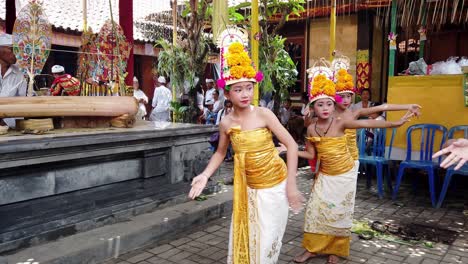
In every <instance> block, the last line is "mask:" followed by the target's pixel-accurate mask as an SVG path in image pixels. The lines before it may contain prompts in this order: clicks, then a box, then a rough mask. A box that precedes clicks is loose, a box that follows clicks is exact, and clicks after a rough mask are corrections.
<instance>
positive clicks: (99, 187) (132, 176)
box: [0, 122, 216, 253]
mask: <svg viewBox="0 0 468 264" xmlns="http://www.w3.org/2000/svg"><path fill="white" fill-rule="evenodd" d="M215 130H216V128H214V127H211V126H199V125H186V124H171V125H170V126H169V127H166V128H164V129H155V127H154V124H153V123H151V122H147V123H141V124H139V125H138V126H136V127H135V128H132V129H112V130H104V131H94V132H93V131H91V130H89V131H84V132H83V131H82V132H76V133H60V132H57V133H56V134H50V135H40V136H17V137H2V138H0V219H1V221H0V253H5V252H8V251H14V250H17V249H19V248H23V247H27V246H30V245H34V244H37V243H41V242H45V241H49V240H54V239H57V238H60V237H62V236H66V235H70V234H74V233H77V232H82V231H86V230H90V229H93V228H96V227H99V226H102V225H105V224H109V223H115V222H119V221H125V220H126V219H129V218H130V217H131V216H133V215H138V214H142V213H146V212H151V211H153V210H155V209H157V208H161V207H163V206H167V205H171V204H175V203H179V202H183V201H185V200H186V199H187V198H186V195H187V191H188V189H189V183H188V180H189V179H191V178H192V177H193V176H194V175H195V174H196V172H197V168H199V167H202V166H203V164H202V165H200V164H198V163H200V162H204V161H206V159H207V158H209V157H206V158H204V159H200V154H201V153H205V156H206V155H209V154H210V152H209V151H206V150H207V149H208V147H209V144H208V142H207V140H208V138H209V136H210V135H211V133H213V132H214V131H215Z"/></svg>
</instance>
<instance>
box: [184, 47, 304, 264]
mask: <svg viewBox="0 0 468 264" xmlns="http://www.w3.org/2000/svg"><path fill="white" fill-rule="evenodd" d="M221 54H222V57H221V61H222V64H221V69H222V75H221V79H220V80H218V87H222V88H224V90H225V96H226V98H227V99H229V100H231V101H232V104H233V111H232V112H231V113H230V114H229V115H227V116H225V117H224V118H223V119H222V120H221V123H220V125H219V135H220V136H219V145H218V149H217V150H216V153H215V154H214V155H213V156H212V158H211V159H210V161H209V163H208V165H207V167H206V169H205V170H204V171H203V172H202V173H201V174H200V175H198V176H197V177H195V178H194V179H193V182H192V189H191V190H190V193H189V197H190V198H192V199H193V198H195V197H197V196H198V195H200V193H201V192H202V190H203V189H204V188H205V186H206V183H207V181H208V178H209V177H210V176H211V175H212V174H213V173H214V172H215V170H216V169H217V168H218V167H219V165H220V164H221V162H222V161H223V160H224V157H225V156H226V150H227V147H228V145H229V143H231V144H232V147H233V149H234V152H235V156H234V197H233V216H232V224H231V232H230V239H229V252H228V260H227V262H228V263H236V264H250V263H252V264H253V263H258V264H269V263H276V262H277V260H278V257H279V253H280V249H281V241H282V237H283V234H284V231H285V229H286V223H287V220H288V203H289V206H291V208H292V209H293V210H295V211H298V210H299V209H300V208H301V206H302V201H303V198H302V195H301V194H300V192H299V191H298V189H297V186H296V171H297V157H298V154H297V144H296V143H295V142H294V140H293V138H292V137H291V135H289V133H288V132H287V130H286V129H285V128H284V127H283V126H282V125H281V123H280V122H279V120H278V118H277V117H276V116H275V115H274V114H273V113H272V112H271V111H270V110H268V109H267V108H261V107H253V106H252V105H251V102H252V97H253V91H254V83H255V82H259V81H261V79H262V77H263V76H262V74H261V73H260V72H258V73H257V72H256V71H255V69H254V68H253V67H252V62H251V60H250V58H249V56H248V54H247V51H246V50H245V48H244V46H243V45H242V44H241V43H238V42H235V43H233V44H231V45H230V46H229V48H228V49H226V50H223V49H222V50H221ZM272 133H273V134H275V136H276V137H277V138H278V139H279V141H280V142H282V143H283V144H284V145H286V146H287V147H288V148H290V149H295V151H291V152H289V153H288V154H287V165H288V166H287V167H286V164H285V163H284V162H283V160H282V159H281V158H280V157H279V154H278V151H277V149H276V148H275V146H274V144H273V141H272Z"/></svg>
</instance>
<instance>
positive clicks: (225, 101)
mask: <svg viewBox="0 0 468 264" xmlns="http://www.w3.org/2000/svg"><path fill="white" fill-rule="evenodd" d="M228 104H232V102H231V101H230V100H227V99H226V100H224V106H227V105H228Z"/></svg>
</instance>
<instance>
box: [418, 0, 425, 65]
mask: <svg viewBox="0 0 468 264" xmlns="http://www.w3.org/2000/svg"><path fill="white" fill-rule="evenodd" d="M421 12H422V15H421V17H422V19H421V26H422V28H423V29H424V30H425V29H426V23H427V4H426V1H423V3H422V11H421ZM425 46H426V40H419V58H420V59H421V58H424V49H425Z"/></svg>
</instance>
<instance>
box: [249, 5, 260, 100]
mask: <svg viewBox="0 0 468 264" xmlns="http://www.w3.org/2000/svg"><path fill="white" fill-rule="evenodd" d="M251 26H252V32H251V36H250V42H251V45H252V60H253V63H254V65H255V67H257V68H260V65H259V59H258V44H259V43H258V42H259V39H260V32H259V25H258V0H252V25H251ZM258 97H259V91H258V84H256V85H255V88H254V98H253V105H255V106H258V101H259V98H258Z"/></svg>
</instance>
